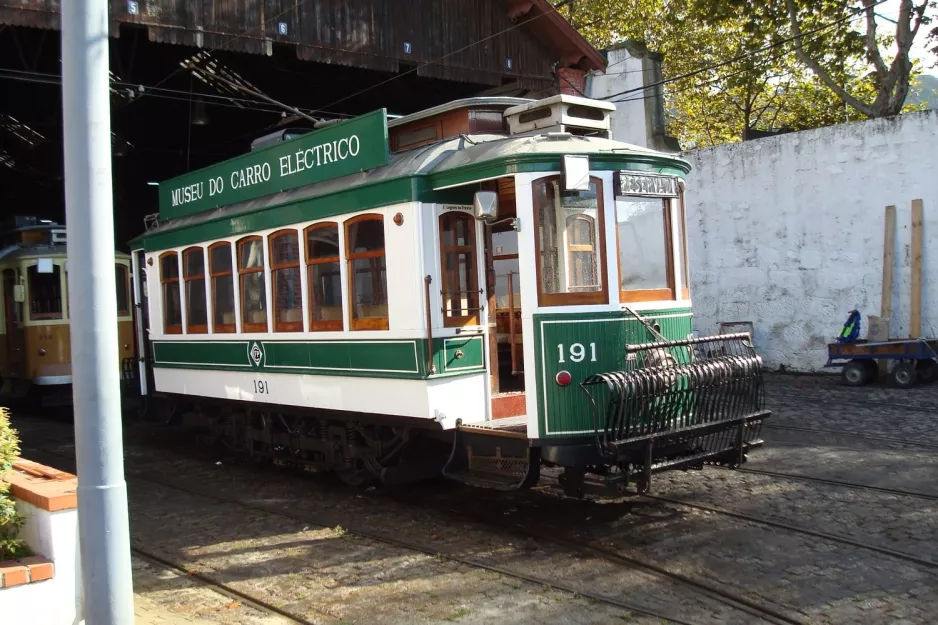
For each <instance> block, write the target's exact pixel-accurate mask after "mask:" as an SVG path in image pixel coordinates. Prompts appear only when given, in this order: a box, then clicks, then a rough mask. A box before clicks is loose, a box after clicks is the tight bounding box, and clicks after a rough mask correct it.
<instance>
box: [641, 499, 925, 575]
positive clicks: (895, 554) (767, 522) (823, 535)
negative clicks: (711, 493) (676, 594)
mask: <svg viewBox="0 0 938 625" xmlns="http://www.w3.org/2000/svg"><path fill="white" fill-rule="evenodd" d="M642 497H643V498H645V499H650V500H653V501H660V502H663V503H669V504H672V505H678V506H685V507H687V508H694V509H696V510H702V511H705V512H710V513H713V514H719V515H722V516H726V517H731V518H734V519H739V520H742V521H748V522H750V523H755V524H758V525H764V526H766V527H774V528H777V529H783V530H787V531H790V532H795V533H798V534H803V535H805V536H811V537H814V538H820V539H823V540H828V541H830V542H836V543H840V544H842V545H850V546H852V547H856V548H858V549H864V550H867V551H873V552H876V553H879V554H882V555H886V556H889V557H892V558H896V559H899V560H905V561H907V562H912V563H913V564H917V565H919V566H923V567H925V568H928V569H935V570H938V562H936V561H934V560H930V559H927V558H920V557H918V556H916V555H913V554H911V553H906V552H904V551H897V550H895V549H889V548H888V547H880V546H879V545H873V544H871V543H864V542H862V541H859V540H854V539H852V538H849V537H847V536H841V535H839V534H830V533H827V532H820V531H818V530H812V529H810V528H806V527H800V526H798V525H792V524H790V523H785V522H783V521H775V520H773V519H767V518H764V517H757V516H754V515H751V514H745V513H743V512H736V511H733V510H726V509H724V508H718V507H716V506H711V505H708V504H701V503H695V502H692V501H684V500H683V499H675V498H673V497H664V496H661V495H651V494H645V495H642Z"/></svg>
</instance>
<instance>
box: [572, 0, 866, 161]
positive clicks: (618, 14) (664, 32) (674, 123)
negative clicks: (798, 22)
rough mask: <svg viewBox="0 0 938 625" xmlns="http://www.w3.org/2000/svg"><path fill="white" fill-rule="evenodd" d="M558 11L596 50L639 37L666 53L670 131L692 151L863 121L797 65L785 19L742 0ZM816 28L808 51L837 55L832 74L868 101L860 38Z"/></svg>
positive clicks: (625, 0)
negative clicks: (760, 134)
mask: <svg viewBox="0 0 938 625" xmlns="http://www.w3.org/2000/svg"><path fill="white" fill-rule="evenodd" d="M560 10H561V11H562V12H564V13H565V15H566V17H567V18H568V19H569V20H570V21H571V23H573V25H574V26H576V27H577V28H578V29H579V30H580V32H582V33H583V35H584V36H585V37H586V38H587V39H588V40H589V41H590V42H591V43H592V44H593V45H594V46H596V47H599V48H602V47H606V46H608V45H609V44H611V43H613V42H615V41H620V40H622V39H632V40H636V41H641V42H645V43H646V44H647V46H648V48H650V49H652V50H654V51H656V52H660V53H662V54H663V55H664V60H663V63H662V72H663V74H664V78H665V79H666V80H667V81H669V82H667V83H666V84H665V86H664V91H665V99H666V103H667V104H666V106H667V110H668V113H669V132H670V134H672V135H674V136H676V137H677V138H678V139H679V141H680V142H681V144H682V146H684V147H685V148H690V147H702V146H708V145H716V144H720V143H726V142H728V141H738V140H740V139H743V138H745V136H746V135H747V133H749V132H750V131H752V130H774V129H778V128H788V129H792V130H801V129H804V128H813V127H816V126H818V125H825V124H831V123H837V122H841V121H845V120H850V119H859V118H861V116H860V115H859V114H857V113H856V112H854V111H852V110H848V109H845V107H844V106H843V103H842V101H841V100H840V98H838V97H837V96H836V95H835V94H834V93H833V92H832V91H831V90H830V89H829V88H828V87H826V86H825V85H823V84H821V83H820V82H819V80H818V79H817V78H816V77H815V76H813V75H812V74H811V72H810V71H807V70H806V68H805V67H804V66H803V65H802V64H801V63H799V62H798V60H797V59H796V58H795V55H794V54H793V47H794V46H793V44H792V43H791V41H785V38H786V37H787V36H788V35H787V33H786V32H785V30H786V29H785V28H780V27H779V22H780V19H779V18H780V17H782V16H775V19H774V20H764V19H753V18H752V13H751V9H750V8H748V7H747V6H745V5H744V4H743V3H742V2H736V1H734V0H683V1H681V0H580V2H576V3H571V4H569V5H567V6H565V7H563V8H561V9H560ZM827 13H828V16H829V17H830V16H832V15H835V12H834V11H833V10H828V11H827ZM838 15H839V14H838ZM832 19H833V18H832ZM812 29H814V25H813V24H810V25H807V26H806V27H805V31H806V34H805V37H804V46H805V47H806V49H810V50H816V49H817V50H820V49H827V50H831V52H832V54H834V55H836V57H837V58H838V59H839V60H840V65H839V67H835V68H834V69H832V70H831V72H832V76H835V77H836V79H837V80H839V81H840V84H841V85H844V88H845V89H846V90H847V92H848V93H851V94H853V95H855V96H856V97H860V96H861V93H862V91H863V90H864V89H865V86H864V81H863V80H862V77H860V76H859V69H858V64H859V62H860V61H861V60H862V42H861V38H860V35H859V34H858V33H856V32H855V31H854V30H852V29H849V28H840V29H834V28H831V29H826V30H823V31H819V32H812ZM808 32H810V34H807V33H808ZM729 59H737V60H736V61H735V62H732V63H726V61H727V60H729ZM608 71H609V72H615V71H616V68H615V67H610V68H608ZM642 97H644V94H642V93H635V94H627V95H625V96H623V97H622V98H620V99H619V100H620V101H623V100H632V99H636V98H642Z"/></svg>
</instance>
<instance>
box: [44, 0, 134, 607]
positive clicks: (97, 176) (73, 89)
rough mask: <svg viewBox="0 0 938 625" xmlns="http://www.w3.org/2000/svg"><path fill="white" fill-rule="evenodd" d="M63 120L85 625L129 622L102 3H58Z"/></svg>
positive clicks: (104, 8)
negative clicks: (60, 12)
mask: <svg viewBox="0 0 938 625" xmlns="http://www.w3.org/2000/svg"><path fill="white" fill-rule="evenodd" d="M61 6H62V9H61V10H62V111H63V127H64V137H65V138H64V144H65V215H66V228H67V234H68V270H69V271H68V290H69V300H70V301H69V304H70V311H69V312H70V316H71V328H72V330H71V343H72V393H73V396H74V405H75V455H76V464H77V467H78V520H79V541H80V551H81V568H82V571H81V573H82V586H83V590H84V613H85V619H86V623H87V624H88V625H127V624H131V623H133V622H134V606H133V585H132V579H131V572H130V529H129V527H128V521H127V487H126V483H125V482H124V463H123V445H122V442H121V403H120V380H119V360H118V358H119V353H120V352H119V351H118V344H117V295H116V291H115V289H116V284H115V283H116V280H115V275H114V271H115V270H114V247H115V246H114V215H113V206H112V191H111V120H110V112H111V110H110V93H109V78H108V0H68V1H67V2H62V3H61Z"/></svg>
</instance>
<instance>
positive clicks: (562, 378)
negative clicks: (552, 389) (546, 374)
mask: <svg viewBox="0 0 938 625" xmlns="http://www.w3.org/2000/svg"><path fill="white" fill-rule="evenodd" d="M554 381H556V382H557V384H559V385H560V386H570V382H572V381H573V376H572V375H570V372H569V371H560V372H558V373H557V375H556V376H555V377H554Z"/></svg>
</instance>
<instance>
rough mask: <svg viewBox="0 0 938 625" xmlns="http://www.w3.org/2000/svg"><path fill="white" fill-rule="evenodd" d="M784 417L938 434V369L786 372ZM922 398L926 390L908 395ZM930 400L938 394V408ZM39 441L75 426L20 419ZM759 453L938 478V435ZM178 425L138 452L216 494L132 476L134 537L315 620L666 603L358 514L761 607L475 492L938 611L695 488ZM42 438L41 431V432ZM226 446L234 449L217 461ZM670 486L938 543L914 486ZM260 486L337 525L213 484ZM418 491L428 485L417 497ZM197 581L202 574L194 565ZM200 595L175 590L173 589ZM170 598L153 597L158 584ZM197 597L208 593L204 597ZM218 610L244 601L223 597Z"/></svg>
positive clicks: (850, 601)
mask: <svg viewBox="0 0 938 625" xmlns="http://www.w3.org/2000/svg"><path fill="white" fill-rule="evenodd" d="M768 392H769V403H770V406H769V407H770V409H772V410H773V412H774V414H773V418H772V420H771V422H773V423H775V424H777V425H793V426H799V427H812V428H821V429H830V430H840V431H850V432H860V433H866V434H875V435H877V436H888V437H889V438H892V439H897V440H907V441H919V442H925V443H931V444H935V445H938V428H936V427H935V424H934V421H935V415H936V414H938V386H935V387H923V388H916V389H912V390H897V389H884V388H881V387H863V388H843V387H839V386H838V385H837V384H836V382H835V381H833V380H831V379H828V378H798V377H788V376H786V377H776V378H773V379H771V380H770V381H769V384H768ZM909 406H914V409H910V408H909ZM932 407H936V409H935V410H932ZM16 425H17V426H18V427H20V428H21V430H22V431H23V438H24V442H25V443H26V446H27V447H28V446H29V443H31V442H32V441H33V440H38V438H37V437H39V436H41V437H42V443H41V444H42V445H43V446H44V447H46V448H48V447H50V446H53V445H55V439H56V438H59V439H60V440H59V443H58V445H59V447H60V450H62V451H65V452H70V451H71V447H70V445H71V443H70V440H69V438H68V432H67V428H65V431H64V433H63V434H62V436H61V437H59V435H58V432H59V431H61V429H57V428H54V427H50V426H49V425H48V423H47V422H45V423H42V424H40V423H39V422H36V423H35V424H30V423H29V422H27V421H25V420H24V421H22V422H21V421H17V422H16ZM765 439H766V447H765V448H763V449H760V450H756V451H755V452H753V454H752V455H751V459H750V463H749V464H748V465H747V466H748V467H751V468H759V469H765V470H771V471H777V472H785V473H794V474H801V475H809V476H814V477H820V478H829V479H839V480H844V481H851V482H858V483H861V484H871V485H877V486H887V487H890V488H897V489H905V490H910V491H916V492H921V493H930V494H936V495H938V485H936V483H935V479H934V476H935V475H938V473H936V471H935V470H936V469H938V466H936V464H938V450H934V449H932V450H929V449H922V448H912V447H906V446H903V445H899V444H896V443H883V442H881V441H876V440H871V439H857V438H855V437H849V436H844V435H839V434H838V435H818V434H816V433H808V432H801V431H795V430H777V429H771V430H766V431H765ZM173 440H176V441H178V440H179V437H178V435H175V434H168V435H167V434H163V435H155V434H153V432H152V430H151V429H146V428H138V427H134V428H130V430H129V432H128V437H127V443H126V444H125V450H126V462H127V466H128V471H129V472H132V473H136V474H138V475H142V476H144V477H146V476H148V475H149V476H153V477H157V476H158V477H159V478H160V479H162V480H166V481H170V482H173V483H178V484H180V485H184V486H186V487H188V488H192V489H194V490H197V491H199V492H201V493H204V494H192V493H185V492H181V491H179V490H176V489H173V488H166V487H164V486H160V485H159V484H154V483H151V482H145V481H140V480H135V479H133V478H131V479H130V481H129V485H130V486H129V491H130V501H131V523H132V532H133V539H134V541H135V544H137V545H140V546H144V547H145V548H146V549H148V550H150V551H152V552H158V553H159V554H160V555H161V556H163V557H165V558H167V559H170V560H173V561H177V562H180V563H184V564H185V566H187V567H191V568H196V569H197V570H199V571H200V572H203V573H204V574H207V575H210V576H211V577H212V578H213V579H216V580H218V581H220V582H222V583H225V584H229V585H230V586H231V587H233V588H237V589H238V590H240V591H242V592H246V593H249V594H250V595H251V596H255V597H258V598H259V599H262V600H264V601H266V602H268V603H271V604H273V605H277V606H278V607H282V608H284V609H289V610H290V611H291V612H295V613H298V614H302V615H303V616H304V617H305V618H307V619H309V620H310V621H311V622H316V623H320V622H321V623H342V622H347V623H352V622H362V623H365V622H367V623H446V622H459V623H483V622H493V621H495V620H499V621H505V622H512V623H519V624H520V623H541V622H552V623H554V622H556V623H610V622H617V619H622V620H624V621H628V622H636V623H644V622H655V621H654V620H652V619H646V618H644V617H639V616H636V615H634V614H626V613H625V612H623V611H621V610H616V609H614V608H612V607H611V606H608V605H605V604H596V603H592V602H590V601H588V600H585V599H582V598H576V597H574V596H572V595H570V594H567V593H562V592H556V591H545V590H544V589H543V588H541V587H539V586H537V585H532V584H528V583H524V582H519V581H518V580H515V579H512V578H508V577H504V576H501V575H498V574H495V573H490V572H486V571H480V570H478V569H474V568H470V567H467V566H464V565H460V564H456V563H453V562H451V561H448V560H445V559H441V558H434V557H432V556H425V555H423V554H419V553H415V552H413V551H408V550H406V549H400V548H395V547H391V546H388V545H386V544H382V543H376V542H374V541H370V540H367V539H363V538H359V537H355V536H353V535H351V534H349V533H346V532H345V531H343V530H342V529H341V527H337V526H342V525H343V523H344V524H346V525H355V526H357V527H361V528H365V529H367V530H368V531H374V532H385V533H390V534H392V535H393V536H395V537H396V538H399V539H401V540H412V541H414V542H420V543H422V544H427V545H430V546H434V545H436V546H438V549H439V550H440V551H441V552H446V553H456V554H459V555H461V556H464V557H469V558H474V559H477V560H480V561H484V562H486V563H490V564H493V565H497V566H502V567H505V568H506V569H508V570H517V571H519V572H525V573H528V574H531V575H535V576H539V577H542V578H545V579H552V580H558V581H562V582H564V583H567V584H571V585H575V584H579V585H580V586H579V587H582V588H584V589H585V590H589V591H592V592H596V593H601V594H607V595H610V596H616V597H620V598H622V599H627V600H630V601H631V600H635V601H638V602H641V603H642V604H644V605H646V606H647V607H650V608H656V607H657V608H661V609H662V610H664V611H666V612H667V613H669V614H672V615H675V616H678V617H681V618H684V619H686V620H688V621H691V622H696V623H737V622H738V623H751V622H756V619H755V618H754V617H752V616H751V615H746V614H742V613H740V612H738V611H735V610H733V609H731V608H728V607H726V606H723V605H720V604H719V603H716V602H715V601H713V600H712V599H709V598H705V597H701V596H700V595H699V594H696V593H694V592H692V591H689V590H688V589H687V588H685V587H683V586H682V585H681V584H679V583H675V582H673V581H670V580H667V579H664V578H661V577H660V576H656V575H653V574H649V573H645V572H641V571H636V570H631V569H627V568H624V567H622V566H619V565H616V564H613V563H610V562H608V561H605V560H601V559H598V558H588V557H583V555H582V554H580V553H575V552H570V551H567V550H564V549H562V548H558V547H557V546H556V545H554V544H544V543H540V542H539V541H531V540H527V541H525V540H523V539H519V538H518V536H516V535H511V534H508V533H506V532H504V531H499V530H495V529H493V528H492V527H487V526H483V525H479V524H477V523H473V522H470V521H469V520H467V519H466V518H462V517H461V516H460V515H461V514H463V513H465V512H467V511H468V510H470V509H474V508H486V509H491V510H495V511H496V512H497V513H499V514H501V515H502V516H504V518H505V519H506V520H510V522H511V523H514V524H515V525H517V526H521V527H524V526H535V525H536V526H538V527H542V528H548V529H551V530H553V531H555V532H556V533H557V535H558V536H565V537H571V538H575V539H577V540H578V541H580V542H582V543H585V544H590V545H593V546H597V547H601V548H603V549H608V550H611V551H616V552H619V553H623V554H627V555H634V556H638V557H640V558H642V559H644V560H648V561H652V562H655V563H657V564H660V565H662V566H664V567H666V568H667V569H669V570H671V571H674V572H678V573H682V574H685V575H687V576H690V577H693V578H697V579H702V580H707V581H709V582H710V583H712V584H718V585H720V586H721V587H723V588H725V589H727V590H731V591H734V592H738V593H739V594H740V595H742V596H744V597H747V598H749V599H752V600H755V601H759V602H762V603H765V604H768V605H774V606H777V607H778V608H779V609H780V610H781V611H784V612H787V613H789V614H791V615H792V616H794V617H796V618H800V619H801V620H804V621H805V622H812V623H853V622H863V623H895V624H896V625H900V624H908V623H930V622H933V621H934V618H933V615H934V614H935V613H936V612H938V574H936V573H938V570H936V569H933V568H927V567H924V566H921V565H916V564H914V563H911V562H907V561H903V560H898V559H895V558H891V557H888V556H884V555H883V554H880V553H875V552H872V551H869V550H865V549H862V548H859V547H854V546H849V545H842V544H838V543H833V542H830V541H825V540H822V539H818V538H813V537H808V536H804V535H799V534H796V533H793V532H786V531H785V530H781V529H777V528H767V527H765V526H763V525H759V524H755V523H750V522H746V521H741V520H738V519H733V518H728V517H726V516H723V515H719V514H711V513H705V512H701V511H698V510H693V509H689V508H686V507H683V506H674V505H670V504H662V503H660V502H648V501H647V500H630V499H623V498H602V497H592V496H591V497H588V498H587V499H586V500H584V501H575V500H570V499H566V498H561V497H559V496H557V494H556V489H553V488H551V487H544V488H539V489H536V490H535V491H532V492H527V493H499V492H494V491H484V490H478V489H468V488H462V487H460V486H458V485H453V484H449V483H446V482H432V483H428V484H423V485H420V486H419V487H411V488H410V489H403V490H399V491H384V490H383V489H377V490H374V491H368V492H361V491H355V490H351V489H347V488H344V487H341V486H338V485H336V484H335V483H334V482H332V481H330V480H328V479H320V478H316V477H312V476H307V475H296V474H294V473H289V472H286V471H280V470H273V469H265V468H258V467H247V466H240V465H237V464H232V463H230V462H229V459H228V458H226V457H224V456H221V455H219V454H218V453H217V452H211V451H210V452H198V451H195V450H193V449H190V448H182V449H180V448H179V446H178V445H175V446H174V445H172V444H171V443H170V441H173ZM37 444H38V443H37ZM216 463H219V464H216ZM653 487H654V492H656V493H658V494H661V495H666V496H671V497H676V498H680V499H683V500H686V501H694V502H700V503H707V504H710V505H713V506H717V507H720V508H725V509H731V510H734V511H738V512H743V513H746V514H751V515H753V516H758V517H765V518H771V519H774V520H779V521H783V522H788V523H792V524H795V525H798V526H803V527H808V528H812V529H816V530H820V531H824V532H828V533H833V534H841V535H844V536H849V537H851V538H853V539H854V540H858V541H862V542H868V543H871V544H876V545H880V546H883V547H886V548H890V549H894V550H897V551H906V552H909V553H912V554H915V555H917V556H919V557H924V558H932V559H935V560H938V553H936V550H938V547H935V546H934V544H933V542H934V537H935V536H936V531H935V530H936V524H938V519H936V514H935V508H936V503H938V502H934V501H929V500H927V499H923V498H916V497H911V496H908V495H896V494H889V493H877V492H872V491H864V490H856V489H847V488H844V487H839V486H833V485H828V484H818V483H811V482H803V481H797V480H788V479H784V478H777V477H768V476H762V475H757V474H751V473H744V472H731V471H726V470H722V469H717V468H707V469H705V470H704V471H703V472H699V471H691V472H688V473H669V474H665V475H663V476H659V477H656V478H655V480H654V483H653ZM209 494H217V495H219V496H223V497H230V498H236V499H238V500H243V501H249V502H254V503H256V504H259V505H263V506H268V507H275V508H278V509H282V510H287V511H289V512H290V513H291V514H294V515H298V516H301V517H302V516H303V515H309V517H315V518H319V519H324V520H326V521H327V525H328V526H329V527H331V528H332V529H324V528H321V527H316V526H313V525H306V524H303V523H301V522H298V521H294V520H291V519H287V518H285V517H282V516H277V515H272V514H269V513H266V512H260V511H255V510H249V509H245V508H243V507H239V506H236V505H233V504H231V503H226V502H221V501H218V500H212V499H210V498H209V497H207V496H206V495H209ZM412 495H415V496H419V497H422V498H424V499H423V500H424V501H425V502H426V503H425V504H424V505H420V506H417V505H414V504H413V498H412V497H411V496H412ZM182 579H183V580H185V581H187V582H189V583H195V582H193V581H192V580H191V579H190V578H186V577H184V576H183V577H182ZM166 597H171V598H172V599H174V600H176V599H179V601H180V605H183V604H188V602H187V600H185V599H182V598H181V596H179V597H177V596H176V594H175V593H171V592H170V593H167V594H166V595H164V598H166ZM157 599H158V597H157V598H155V599H154V600H157ZM192 603H197V602H195V601H193V602H192ZM195 615H197V616H199V617H200V618H210V619H211V620H214V621H216V622H220V623H249V622H250V623H253V622H254V621H244V620H240V621H239V620H235V619H236V618H239V617H238V616H237V615H236V614H235V612H231V613H229V612H225V611H224V610H214V611H206V614H205V615H202V614H201V613H197V614H195Z"/></svg>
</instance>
